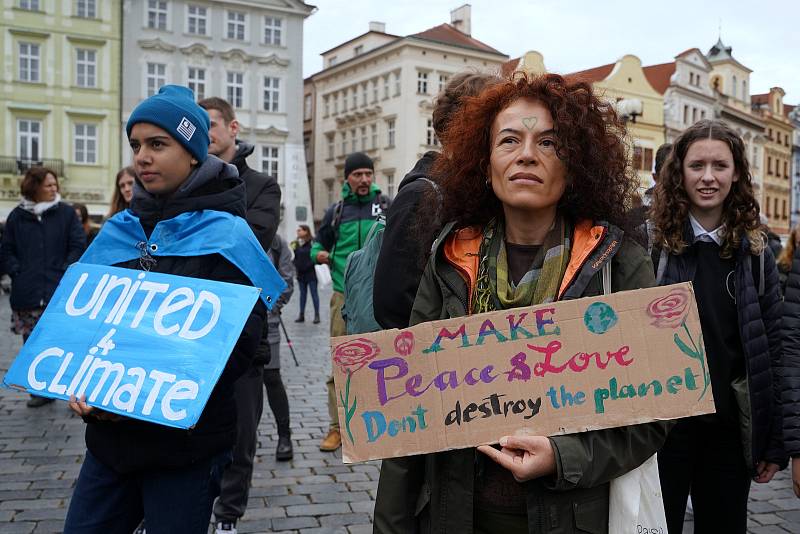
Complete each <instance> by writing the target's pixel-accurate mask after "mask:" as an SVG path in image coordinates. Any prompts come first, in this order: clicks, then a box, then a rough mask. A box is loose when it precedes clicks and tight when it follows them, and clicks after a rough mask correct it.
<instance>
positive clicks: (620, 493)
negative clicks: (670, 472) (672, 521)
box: [608, 454, 667, 534]
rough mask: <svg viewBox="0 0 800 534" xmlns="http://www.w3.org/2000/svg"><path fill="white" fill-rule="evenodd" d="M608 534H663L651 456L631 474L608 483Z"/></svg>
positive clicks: (664, 526) (663, 519) (661, 508)
mask: <svg viewBox="0 0 800 534" xmlns="http://www.w3.org/2000/svg"><path fill="white" fill-rule="evenodd" d="M608 532H609V533H613V534H642V533H644V532H646V533H647V534H667V519H666V517H665V515H664V501H663V499H662V497H661V481H660V480H659V478H658V462H657V461H656V455H655V454H654V455H653V456H651V457H650V458H648V459H647V461H646V462H645V463H643V464H642V465H640V466H639V467H637V468H636V469H634V470H633V471H631V472H629V473H626V474H624V475H622V476H621V477H619V478H615V479H614V480H612V481H611V490H610V499H609V509H608Z"/></svg>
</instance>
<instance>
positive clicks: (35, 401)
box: [25, 395, 55, 408]
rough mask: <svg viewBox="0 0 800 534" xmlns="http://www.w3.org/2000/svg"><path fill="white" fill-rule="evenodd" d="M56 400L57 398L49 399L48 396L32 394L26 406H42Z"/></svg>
mask: <svg viewBox="0 0 800 534" xmlns="http://www.w3.org/2000/svg"><path fill="white" fill-rule="evenodd" d="M53 401H55V399H48V398H47V397H37V396H36V395H31V398H30V399H28V402H26V403H25V404H26V406H28V408H40V407H42V406H44V405H45V404H50V403H51V402H53Z"/></svg>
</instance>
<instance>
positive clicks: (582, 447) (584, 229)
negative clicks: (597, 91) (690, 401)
mask: <svg viewBox="0 0 800 534" xmlns="http://www.w3.org/2000/svg"><path fill="white" fill-rule="evenodd" d="M452 230H453V226H452V224H451V225H448V226H446V227H445V229H444V230H443V231H442V233H441V235H440V236H439V238H438V239H437V240H436V241H435V242H434V249H433V254H432V255H431V259H430V260H429V262H428V265H427V267H426V269H425V272H424V274H423V277H422V280H421V282H420V287H419V290H418V292H417V297H416V299H415V301H414V308H413V310H412V315H411V324H417V323H420V322H425V321H432V320H437V319H446V318H451V317H460V316H464V315H466V314H467V310H468V309H469V295H470V288H469V287H468V285H467V282H466V280H465V277H464V275H463V270H462V271H461V273H460V272H459V269H458V268H456V266H455V265H454V263H453V261H452V258H450V255H452V250H453V246H452V243H451V244H450V245H451V246H449V247H446V246H443V245H444V244H445V243H446V241H447V238H448V237H449V239H450V240H451V241H452V240H456V241H457V240H458V232H452ZM461 232H463V230H462V231H461ZM451 233H452V234H453V235H450V234H451ZM578 234H581V235H578ZM478 241H479V240H478ZM573 243H575V244H576V245H574V246H573V250H572V252H571V259H570V267H569V268H568V269H567V275H565V282H564V284H563V285H562V289H561V291H560V295H559V300H567V299H575V298H581V297H589V296H596V295H601V294H603V284H602V274H601V271H602V269H603V265H605V264H606V263H607V262H609V261H610V262H611V291H612V292H616V291H625V290H630V289H638V288H642V287H650V286H653V285H654V283H655V280H654V277H653V265H652V262H651V260H650V258H649V257H648V255H647V253H646V252H645V250H644V249H643V248H641V247H640V246H639V245H638V244H636V243H634V242H633V241H632V240H630V239H627V238H624V239H623V233H622V231H621V230H619V229H618V228H615V227H613V226H610V225H608V224H606V223H597V224H595V225H592V224H590V223H588V222H587V221H584V222H583V223H579V224H577V225H576V229H575V234H574V236H573ZM445 249H448V250H449V251H450V252H448V251H446V250H445ZM579 249H580V250H579ZM581 251H583V252H581ZM469 255H470V254H469V253H467V254H465V256H469ZM473 255H474V253H473ZM445 256H448V257H445ZM476 261H477V260H476ZM568 278H569V280H567V279H568ZM669 428H671V424H670V423H664V422H658V423H648V424H642V425H635V426H629V427H621V428H611V429H606V430H595V431H590V432H583V433H579V434H570V435H560V436H553V437H551V438H550V439H551V441H552V444H553V449H554V452H555V456H556V474H555V475H554V476H551V477H546V478H541V479H536V480H532V481H529V482H525V483H524V485H525V488H526V491H527V502H528V532H529V533H530V534H544V533H547V534H568V533H577V532H590V533H606V532H608V505H609V482H610V481H611V480H612V479H614V478H616V477H619V476H620V475H622V474H624V473H627V472H628V471H630V470H632V469H634V468H636V467H638V466H639V465H641V464H642V463H643V462H644V461H645V460H646V459H647V458H649V457H650V456H652V455H653V454H654V453H655V452H656V451H657V450H658V449H659V448H661V446H662V445H663V443H664V440H665V439H666V436H667V432H668V430H669ZM476 454H480V453H478V452H477V450H476V449H461V450H452V451H446V452H440V453H435V454H426V455H421V456H410V457H403V458H393V459H388V460H384V461H383V464H382V466H381V476H380V482H379V485H378V495H377V501H376V504H375V521H374V532H375V533H381V534H412V533H426V534H427V533H448V534H471V533H472V532H473V530H474V526H473V501H474V487H473V486H474V480H475V458H476Z"/></svg>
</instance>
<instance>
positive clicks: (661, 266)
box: [654, 248, 669, 286]
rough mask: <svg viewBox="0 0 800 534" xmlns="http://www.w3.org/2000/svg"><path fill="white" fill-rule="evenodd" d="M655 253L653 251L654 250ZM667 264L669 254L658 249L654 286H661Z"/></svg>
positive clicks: (664, 250)
mask: <svg viewBox="0 0 800 534" xmlns="http://www.w3.org/2000/svg"><path fill="white" fill-rule="evenodd" d="M654 252H655V249H654ZM668 263H669V253H668V252H667V251H666V249H663V248H662V249H660V252H659V255H658V265H657V266H656V285H657V286H660V285H661V280H662V279H663V278H664V273H665V272H666V270H667V264H668Z"/></svg>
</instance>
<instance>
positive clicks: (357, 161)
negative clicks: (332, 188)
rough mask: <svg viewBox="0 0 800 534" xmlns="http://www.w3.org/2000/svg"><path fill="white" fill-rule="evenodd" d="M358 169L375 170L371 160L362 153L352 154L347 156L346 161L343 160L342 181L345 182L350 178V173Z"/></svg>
mask: <svg viewBox="0 0 800 534" xmlns="http://www.w3.org/2000/svg"><path fill="white" fill-rule="evenodd" d="M358 169H371V170H375V167H374V165H373V164H372V158H370V157H369V156H367V155H366V154H364V153H363V152H353V153H352V154H350V155H349V156H347V159H346V160H344V179H345V180H347V177H348V176H350V173H351V172H353V171H355V170H358Z"/></svg>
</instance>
